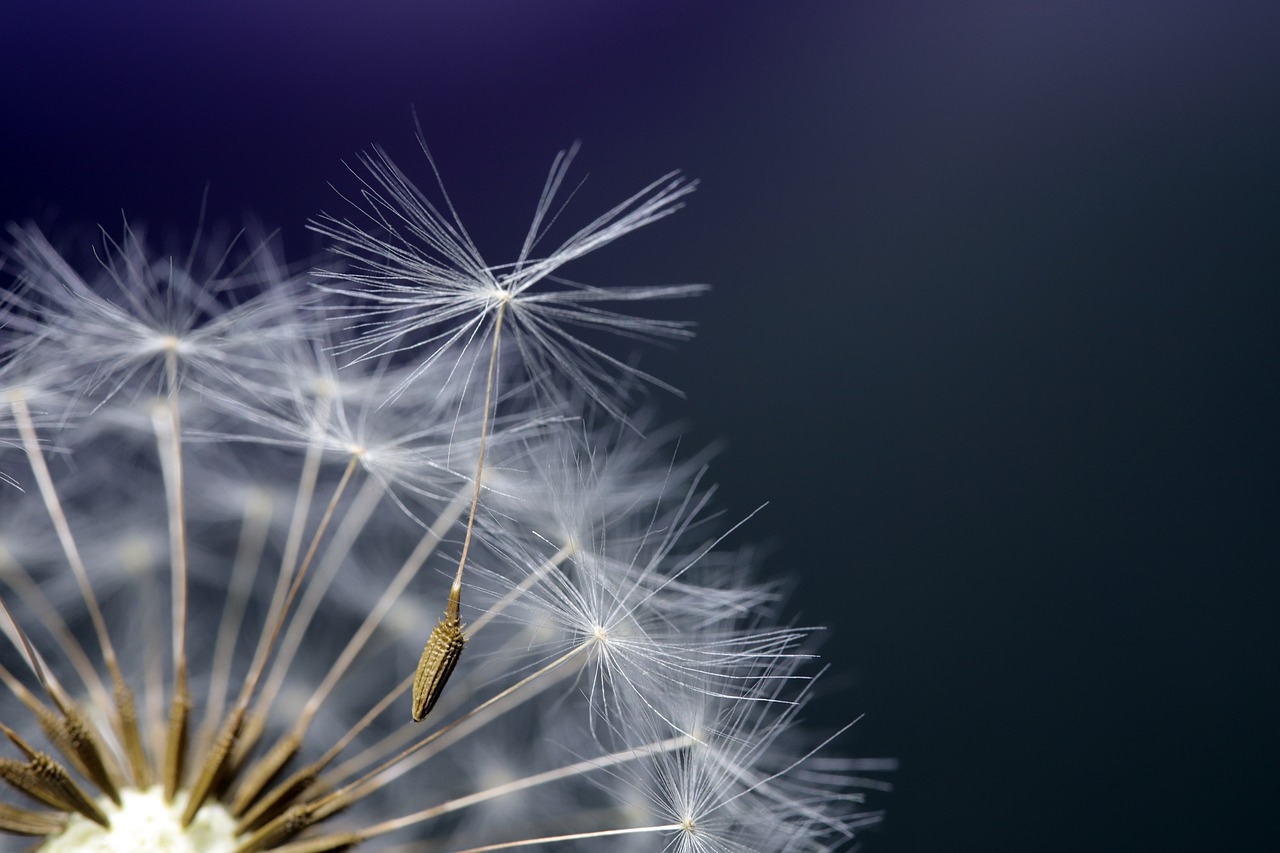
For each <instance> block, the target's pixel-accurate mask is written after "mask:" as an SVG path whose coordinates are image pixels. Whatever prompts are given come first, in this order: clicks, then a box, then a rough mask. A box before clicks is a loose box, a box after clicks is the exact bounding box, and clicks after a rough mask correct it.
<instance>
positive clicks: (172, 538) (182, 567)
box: [156, 348, 187, 692]
mask: <svg viewBox="0 0 1280 853" xmlns="http://www.w3.org/2000/svg"><path fill="white" fill-rule="evenodd" d="M164 364H165V379H166V383H167V385H168V388H167V391H168V393H167V395H166V405H165V411H166V414H167V415H168V419H169V424H168V428H167V429H166V430H164V431H165V432H167V433H168V435H167V436H166V435H161V431H160V430H157V434H156V438H157V440H159V441H160V443H161V447H160V457H161V461H162V464H161V471H162V473H163V474H164V484H165V492H166V497H167V500H168V510H169V551H170V558H171V559H172V561H173V677H174V685H175V686H174V690H175V692H177V691H178V690H179V689H180V690H181V691H182V692H186V689H187V687H186V685H187V514H186V496H185V493H184V492H185V486H184V479H183V465H182V415H181V413H180V411H179V405H178V354H177V352H176V351H175V350H173V349H172V348H170V349H169V350H167V351H166V352H165V361H164ZM165 439H168V441H167V445H168V446H167V448H166V447H165V444H166V442H165ZM166 449H167V451H168V454H169V456H168V464H163V463H164V458H165V452H166Z"/></svg>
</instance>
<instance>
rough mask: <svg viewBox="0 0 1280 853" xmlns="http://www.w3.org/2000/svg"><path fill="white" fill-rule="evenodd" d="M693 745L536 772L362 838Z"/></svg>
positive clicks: (666, 743) (375, 828) (675, 741)
mask: <svg viewBox="0 0 1280 853" xmlns="http://www.w3.org/2000/svg"><path fill="white" fill-rule="evenodd" d="M691 745H693V739H692V738H690V737H689V736H688V735H679V736H677V737H672V738H667V739H666V740H662V741H657V742H654V743H650V744H645V745H644V746H640V747H636V748H634V749H626V750H621V751H619V752H615V753H612V754H610V755H602V756H600V757H598V758H591V759H587V760H584V761H579V762H577V763H575V764H570V765H568V766H565V767H559V768H556V769H555V770H548V771H546V772H544V773H536V774H534V775H532V776H526V777H525V778H523V779H515V780H512V781H510V782H507V783H505V784H502V785H496V786H494V787H492V788H488V789H486V790H484V791H477V792H476V793H474V794H468V795H467V796H465V797H457V798H456V799H452V800H449V801H448V802H445V803H441V804H439V805H436V806H432V807H431V808H427V809H422V810H421V811H417V812H413V813H412V814H407V815H404V816H403V817H398V818H393V819H392V820H387V821H383V822H382V823H376V824H374V825H372V826H369V827H365V828H364V829H363V830H362V831H361V835H362V836H363V837H364V838H366V839H368V838H373V837H376V836H379V835H385V834H386V833H388V832H394V831H395V830H397V829H404V828H405V827H406V826H412V825H414V824H416V823H423V822H424V821H428V820H431V819H433V818H436V817H440V816H441V815H445V814H449V813H450V812H455V811H458V810H460V809H464V808H468V807H469V806H473V805H476V804H477V803H482V802H485V801H486V800H492V799H496V798H498V797H505V796H507V795H508V794H515V793H518V792H520V791H524V790H528V789H529V788H533V787H537V786H538V785H546V784H549V783H551V782H557V781H559V780H561V779H567V778H570V777H572V776H581V775H583V774H585V773H590V772H592V771H593V770H604V769H607V768H609V767H616V766H617V765H619V764H625V763H627V762H629V761H636V760H638V759H641V758H648V757H650V756H653V755H661V754H663V753H666V752H673V751H675V750H677V749H684V748H686V747H689V746H691Z"/></svg>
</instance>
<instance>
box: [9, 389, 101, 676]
mask: <svg viewBox="0 0 1280 853" xmlns="http://www.w3.org/2000/svg"><path fill="white" fill-rule="evenodd" d="M10 405H11V406H12V407H13V414H14V420H15V421H16V422H17V425H18V432H19V434H20V435H21V436H22V447H23V450H25V451H26V454H27V461H28V462H29V463H30V464H31V472H32V473H33V474H34V475H35V478H36V484H37V485H38V486H39V488H40V497H41V498H43V499H44V506H45V510H46V511H47V512H48V513H49V519H50V521H52V522H53V528H54V530H55V531H56V532H57V534H58V542H59V543H60V544H61V545H62V551H63V553H64V554H65V555H66V557H67V562H68V563H69V564H70V565H71V571H72V573H73V574H74V575H75V577H76V583H77V584H79V586H80V594H81V595H82V596H83V597H84V603H85V606H86V607H87V608H88V609H89V619H90V620H91V621H92V622H93V630H94V633H95V634H97V637H98V645H99V646H101V648H102V657H103V660H104V661H105V662H106V664H107V668H108V669H109V670H111V674H112V677H113V678H116V677H117V676H118V674H119V672H120V666H119V664H118V663H117V662H116V650H115V646H113V645H111V637H109V636H108V635H107V623H106V621H105V620H104V619H103V618H102V610H101V609H100V608H99V607H98V598H97V596H95V595H94V594H93V587H92V586H91V585H90V584H89V573H88V572H86V571H85V567H84V560H83V559H81V557H80V549H79V548H78V547H77V546H76V540H75V537H74V536H72V535H71V526H70V525H69V524H68V523H67V515H66V513H65V512H64V511H63V509H62V501H60V500H59V499H58V490H57V489H56V488H55V487H54V485H53V477H51V476H50V474H49V466H48V464H47V463H46V462H45V459H44V451H43V450H42V449H41V448H40V442H39V440H38V439H37V438H36V429H35V425H34V424H33V423H32V422H31V412H30V411H29V410H28V409H27V404H26V402H25V401H23V400H22V399H21V398H17V399H14V400H11V401H10ZM119 678H120V680H121V681H123V680H124V678H123V676H119Z"/></svg>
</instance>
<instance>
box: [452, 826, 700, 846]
mask: <svg viewBox="0 0 1280 853" xmlns="http://www.w3.org/2000/svg"><path fill="white" fill-rule="evenodd" d="M681 829H684V827H683V826H682V825H680V824H678V823H668V824H664V825H662V826H633V827H628V828H627V829H600V830H596V831H595V832H574V833H572V834H569V835H544V836H542V837H541V838H522V839H520V840H519V841H504V842H502V843H501V844H486V845H484V846H483V847H468V848H466V849H465V850H454V851H453V853H488V852H489V851H490V850H510V849H511V848H513V847H528V846H529V845H531V844H554V843H556V842H560V841H580V840H582V839H584V838H611V837H613V836H616V835H636V834H638V833H641V832H675V831H677V830H681Z"/></svg>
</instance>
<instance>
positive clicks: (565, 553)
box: [467, 542, 577, 637]
mask: <svg viewBox="0 0 1280 853" xmlns="http://www.w3.org/2000/svg"><path fill="white" fill-rule="evenodd" d="M575 551H577V545H575V544H574V543H573V542H569V543H566V544H565V545H564V546H563V547H562V548H561V549H560V550H559V551H557V552H555V553H554V554H552V555H551V556H550V557H548V558H547V559H546V560H545V561H543V563H542V565H540V566H538V568H536V569H534V570H533V571H532V572H530V573H529V574H528V576H526V577H525V579H524V580H522V581H520V583H518V584H516V585H515V586H514V587H512V588H511V589H510V590H509V591H508V592H507V594H506V595H504V596H503V597H502V598H501V599H499V600H498V601H496V602H495V603H494V605H493V606H492V607H490V608H489V609H488V610H486V611H485V612H484V613H483V614H482V615H481V616H480V618H478V619H476V621H474V622H472V623H471V625H470V626H468V628H467V636H468V637H474V636H475V635H476V633H477V632H478V631H479V630H480V629H481V628H483V627H484V626H485V625H488V624H489V623H490V622H492V621H493V620H494V618H495V617H497V616H498V614H500V613H502V611H504V610H506V609H507V607H508V606H510V604H511V603H512V602H513V601H515V600H516V599H517V598H519V597H520V596H522V595H524V594H525V593H526V592H528V591H529V589H530V588H531V587H532V586H533V585H534V584H536V583H537V582H538V581H540V580H542V579H543V578H545V577H546V576H547V575H548V574H549V573H550V572H551V571H552V570H553V569H555V568H558V567H559V566H560V564H561V563H563V562H564V561H565V560H566V559H568V558H569V557H570V556H572V555H573V553H574V552H575Z"/></svg>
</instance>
